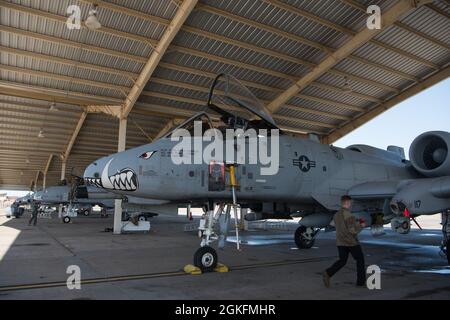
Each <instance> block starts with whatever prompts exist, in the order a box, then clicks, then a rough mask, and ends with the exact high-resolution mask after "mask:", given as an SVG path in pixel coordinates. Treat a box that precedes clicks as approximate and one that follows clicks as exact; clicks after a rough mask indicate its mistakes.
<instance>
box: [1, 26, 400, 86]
mask: <svg viewBox="0 0 450 320" xmlns="http://www.w3.org/2000/svg"><path fill="white" fill-rule="evenodd" d="M2 28H3V26H2ZM2 31H6V32H12V33H15V34H22V35H24V36H27V37H31V38H35V39H40V40H44V41H50V42H53V43H58V44H61V43H62V44H66V45H70V46H73V47H77V48H79V47H80V44H79V43H77V42H70V41H69V43H67V40H65V39H62V38H55V37H51V36H45V35H41V34H37V33H32V32H28V31H23V30H19V29H15V28H10V27H5V28H3V30H2ZM171 48H172V49H174V50H177V51H179V52H182V53H187V54H190V55H194V56H197V57H201V58H205V59H209V60H212V61H216V62H220V63H225V64H229V65H232V66H237V67H239V68H243V69H247V70H251V71H256V72H260V73H264V74H267V75H271V76H275V77H278V78H280V79H288V80H291V81H295V80H296V79H295V77H294V76H290V75H287V74H284V73H281V72H277V71H275V70H271V69H267V68H264V67H260V66H256V65H252V64H248V63H244V62H239V61H236V60H232V59H227V58H224V57H220V56H215V55H212V54H208V53H206V52H203V51H199V50H196V49H191V48H188V47H182V46H177V45H172V46H171ZM83 49H86V50H91V51H94V52H99V53H106V54H110V55H113V56H116V57H120V58H127V59H130V60H132V61H135V62H139V63H145V62H146V61H147V59H146V58H144V57H139V56H132V55H131V56H130V55H127V54H125V53H122V52H118V51H113V50H109V51H108V50H105V48H99V47H94V46H88V45H84V44H83ZM272 56H274V57H277V56H278V53H277V52H273V54H272ZM329 72H330V73H332V74H335V75H338V76H342V75H341V74H340V72H339V71H338V70H331V71H329ZM347 77H348V78H349V79H352V80H354V81H357V82H361V83H366V84H368V85H371V86H375V87H378V88H381V89H383V90H387V91H389V92H391V91H392V92H396V89H393V88H391V87H389V86H386V85H383V84H380V83H377V82H375V81H372V80H370V79H365V78H362V77H358V76H354V75H351V74H348V75H347Z"/></svg>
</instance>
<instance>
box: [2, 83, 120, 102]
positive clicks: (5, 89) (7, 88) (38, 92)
mask: <svg viewBox="0 0 450 320" xmlns="http://www.w3.org/2000/svg"><path fill="white" fill-rule="evenodd" d="M0 93H1V94H4V95H8V96H16V97H23V98H30V99H38V100H45V101H49V102H50V101H52V102H61V103H69V104H76V105H81V106H87V105H91V104H109V105H114V104H117V103H121V102H122V100H120V99H117V98H112V97H103V96H94V95H89V94H85V93H81V92H74V91H67V90H59V89H52V88H44V87H38V86H34V85H29V84H23V83H19V82H12V81H4V80H0Z"/></svg>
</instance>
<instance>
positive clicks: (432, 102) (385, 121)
mask: <svg viewBox="0 0 450 320" xmlns="http://www.w3.org/2000/svg"><path fill="white" fill-rule="evenodd" d="M432 130H443V131H450V78H449V79H447V80H444V81H442V82H440V83H438V84H436V85H434V86H433V87H431V88H429V89H427V90H425V91H423V92H421V93H419V94H417V95H415V96H413V97H411V98H409V99H408V100H405V101H403V102H402V103H400V104H398V105H396V106H395V107H393V108H391V109H390V110H388V111H385V112H384V113H382V114H381V115H379V116H378V117H376V118H374V119H372V120H371V121H369V122H367V123H366V124H364V125H363V126H361V127H360V128H358V129H356V130H354V131H352V132H351V133H349V134H348V135H346V136H345V137H343V138H341V139H339V140H338V141H336V142H335V143H334V145H336V146H338V147H347V146H349V145H352V144H368V145H371V146H374V147H377V148H381V149H386V148H387V146H388V145H396V146H399V147H403V148H405V153H406V157H407V158H409V157H408V152H409V146H410V144H411V142H412V141H413V140H414V138H415V137H417V136H418V135H419V134H421V133H423V132H426V131H432Z"/></svg>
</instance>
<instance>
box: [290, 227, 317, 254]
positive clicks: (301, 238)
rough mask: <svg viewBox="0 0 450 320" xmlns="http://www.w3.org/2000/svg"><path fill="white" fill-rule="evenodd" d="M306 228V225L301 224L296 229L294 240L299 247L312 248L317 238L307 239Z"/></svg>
mask: <svg viewBox="0 0 450 320" xmlns="http://www.w3.org/2000/svg"><path fill="white" fill-rule="evenodd" d="M306 229H307V228H306V227H305V226H300V227H298V228H297V230H295V235H294V240H295V244H296V245H297V247H298V248H299V249H311V248H312V246H314V242H315V239H314V238H312V239H307V238H306V237H305V234H306V231H307V230H306Z"/></svg>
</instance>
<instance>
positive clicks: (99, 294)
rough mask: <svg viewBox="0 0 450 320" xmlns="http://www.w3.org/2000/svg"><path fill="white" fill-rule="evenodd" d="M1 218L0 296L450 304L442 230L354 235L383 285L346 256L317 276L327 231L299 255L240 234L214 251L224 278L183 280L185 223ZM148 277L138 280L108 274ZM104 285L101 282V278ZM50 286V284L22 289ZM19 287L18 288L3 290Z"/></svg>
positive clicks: (328, 247) (189, 247)
mask: <svg viewBox="0 0 450 320" xmlns="http://www.w3.org/2000/svg"><path fill="white" fill-rule="evenodd" d="M27 223H28V221H27V219H26V217H24V218H21V219H6V218H5V217H3V216H0V299H265V300H272V299H450V268H449V267H448V265H447V260H446V259H444V258H443V257H441V256H440V255H439V244H440V241H441V233H440V230H438V229H437V228H436V229H427V230H422V231H420V230H417V229H414V230H412V231H411V233H410V234H408V235H400V234H396V233H393V232H392V231H390V230H388V229H386V232H387V234H386V235H384V236H381V237H372V235H371V234H370V231H369V230H367V231H363V233H362V234H361V236H360V239H361V242H362V245H363V249H364V253H365V256H366V257H365V258H366V265H378V266H379V267H380V268H381V271H382V273H381V289H380V290H369V289H367V288H356V287H355V280H356V279H355V278H356V268H355V263H354V261H353V260H352V258H349V262H348V264H347V266H346V267H345V268H344V269H342V270H341V272H340V273H338V274H337V275H336V276H335V277H334V278H333V279H332V286H331V288H329V289H327V288H325V287H324V286H323V283H322V276H321V274H322V272H323V270H324V269H326V268H327V267H328V266H329V265H330V264H332V263H333V262H334V261H335V260H336V257H337V252H336V248H335V243H334V241H335V240H334V236H335V234H334V232H329V233H320V235H319V236H318V238H317V241H316V244H315V246H314V247H313V248H312V249H309V250H298V249H297V248H296V247H295V244H294V242H293V234H292V232H290V231H282V230H273V231H263V230H260V231H247V232H244V233H243V234H242V240H243V241H244V243H245V244H244V245H243V246H242V251H241V252H238V251H237V250H236V248H235V245H234V243H233V242H232V241H233V240H234V239H233V234H231V236H230V238H229V240H230V241H231V242H229V243H228V245H227V248H226V249H225V250H218V254H219V260H220V262H222V263H224V264H226V265H227V266H229V267H230V269H231V271H230V272H228V273H208V274H203V275H197V276H193V275H184V274H183V273H182V272H180V271H181V269H182V268H183V266H184V265H186V264H188V263H192V256H193V253H194V251H195V250H196V249H197V248H198V246H199V240H198V238H197V236H196V233H195V232H183V228H184V225H185V224H186V223H188V221H186V218H184V217H156V218H153V219H152V220H151V223H152V230H151V231H150V232H149V233H148V234H126V235H113V234H112V233H110V232H105V228H107V227H111V226H112V218H107V219H102V218H100V217H96V216H92V217H78V218H76V219H75V220H74V222H73V223H71V224H63V223H61V222H60V220H59V219H57V218H53V219H40V220H39V221H38V226H37V227H30V226H28V225H27ZM71 265H76V266H79V267H80V270H81V278H82V281H84V280H87V279H100V280H101V282H99V283H94V284H82V286H81V290H69V289H68V288H67V287H66V286H65V285H64V283H65V282H66V280H67V278H68V276H69V275H68V274H67V273H66V271H67V268H68V267H69V266H71ZM133 275H146V276H144V277H140V278H139V279H135V280H129V279H127V278H119V279H114V280H121V281H111V280H113V279H111V277H121V276H133ZM102 279H103V280H102ZM53 282H56V283H57V286H55V287H50V288H34V289H30V288H26V287H23V285H30V284H45V283H53ZM11 286H19V287H18V288H16V289H17V290H9V289H11Z"/></svg>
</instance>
